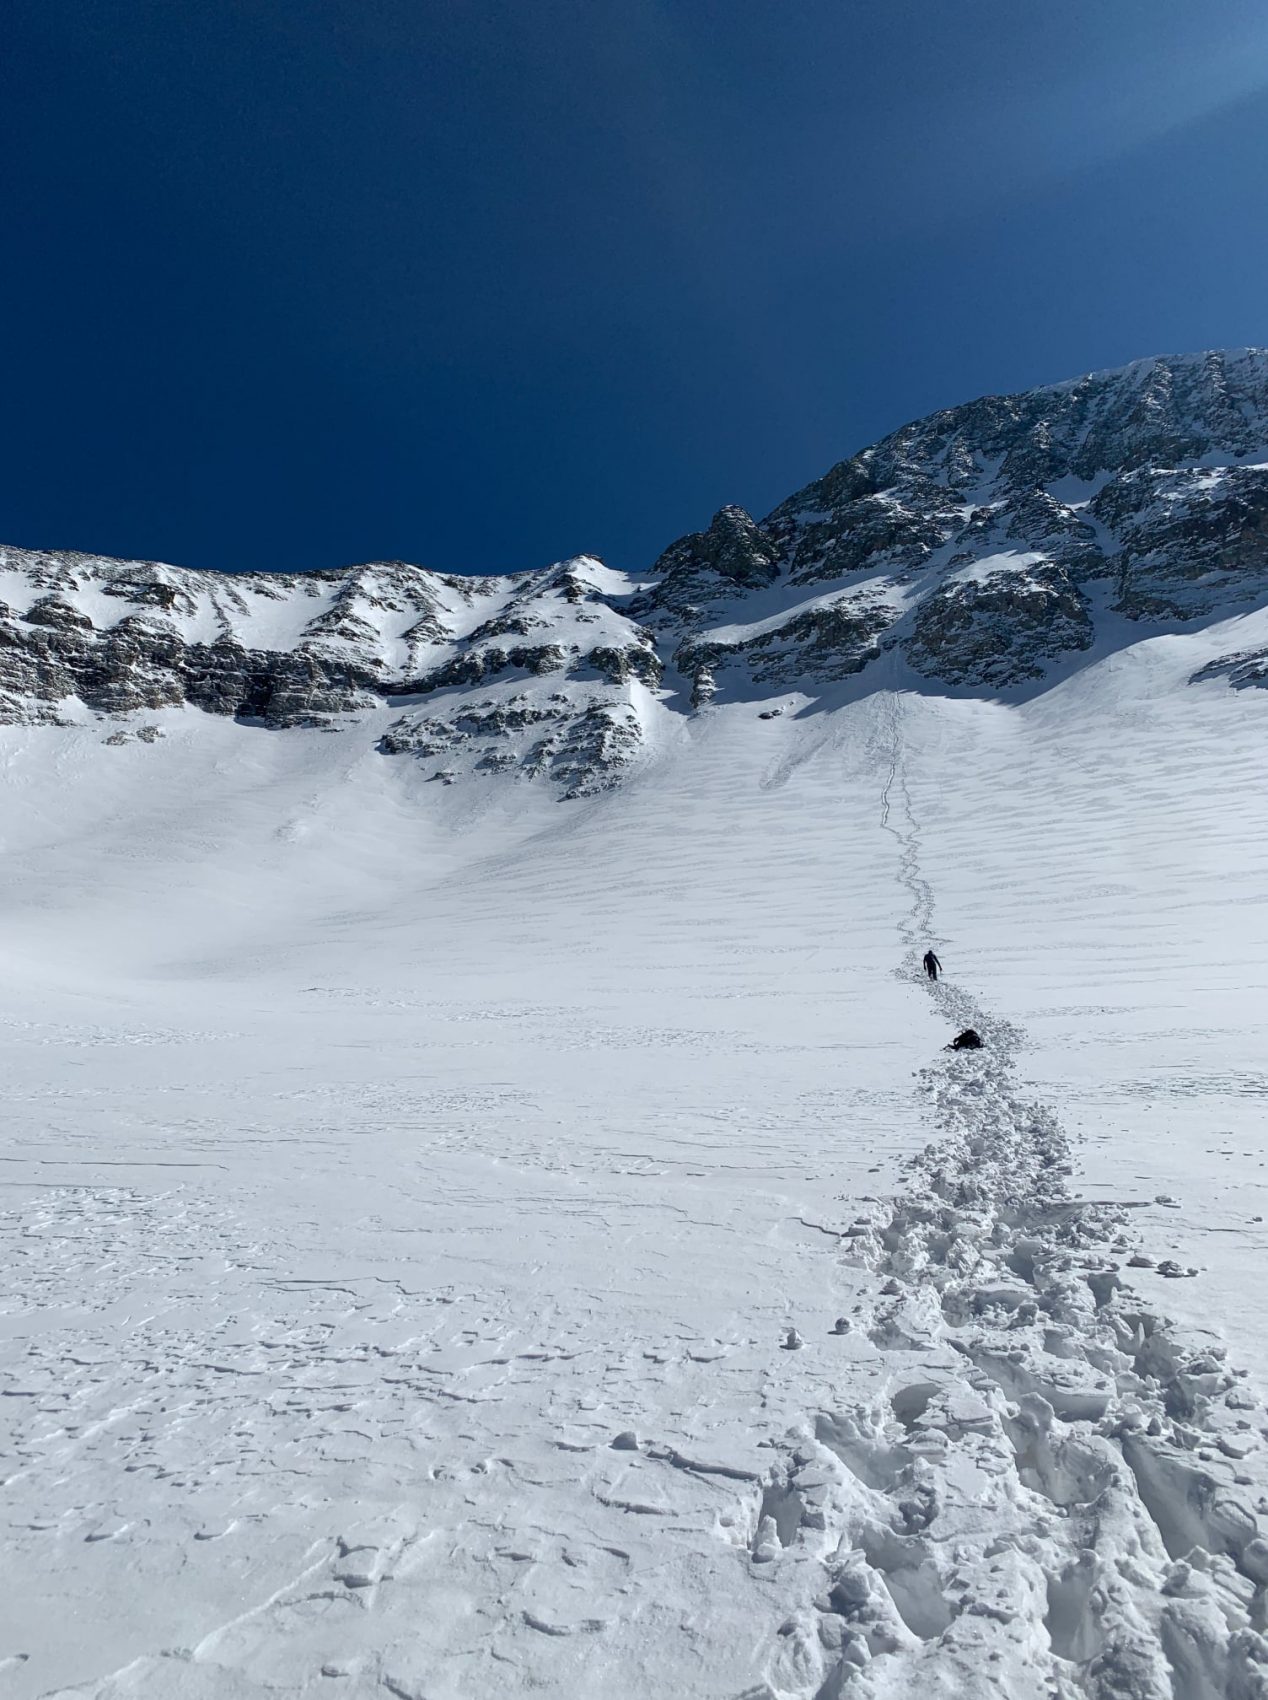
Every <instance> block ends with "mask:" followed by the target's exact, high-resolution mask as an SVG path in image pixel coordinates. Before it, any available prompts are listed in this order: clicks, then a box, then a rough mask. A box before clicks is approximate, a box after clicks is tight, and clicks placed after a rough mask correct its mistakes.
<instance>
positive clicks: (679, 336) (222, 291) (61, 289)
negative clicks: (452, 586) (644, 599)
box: [0, 0, 1268, 571]
mask: <svg viewBox="0 0 1268 1700" xmlns="http://www.w3.org/2000/svg"><path fill="white" fill-rule="evenodd" d="M0 47H2V50H3V51H2V53H0V103H2V107H3V113H4V120H3V142H2V143H0V150H2V153H0V162H2V164H3V179H2V181H3V195H4V200H3V217H2V219H0V230H2V231H3V241H4V249H5V252H4V256H3V264H2V265H0V292H2V299H0V307H2V310H3V324H4V329H5V337H6V342H7V359H6V366H7V384H6V392H7V393H6V396H5V405H4V443H3V463H2V464H3V497H2V499H0V539H3V540H4V541H8V542H13V543H21V544H27V545H33V546H35V545H39V546H46V547H67V548H81V549H90V550H94V551H100V552H102V553H111V554H124V555H136V556H143V557H158V558H161V559H165V560H169V561H175V562H180V563H183V564H186V565H191V566H203V567H228V568H286V569H295V568H302V567H317V566H333V565H338V564H341V563H344V562H348V561H354V560H366V559H372V558H379V557H385V556H390V557H402V558H405V559H409V560H415V561H420V562H422V563H424V564H426V565H429V566H435V567H439V568H444V569H449V570H473V571H491V570H501V569H510V568H522V567H534V566H538V565H541V564H543V563H545V562H547V561H549V560H551V559H554V558H557V557H560V556H563V555H567V554H571V553H575V552H577V551H579V550H583V549H585V550H592V551H595V552H597V553H600V554H602V555H604V556H605V557H606V558H607V559H608V560H609V561H611V562H612V563H613V564H616V565H621V566H633V567H637V566H642V565H645V564H647V563H648V562H649V561H650V560H651V559H652V558H653V557H654V556H655V554H656V553H657V552H658V551H659V550H660V548H662V547H663V546H664V545H665V544H666V543H668V542H669V541H670V540H671V539H673V538H674V537H675V536H677V535H678V534H680V533H681V532H683V531H687V530H691V529H694V528H696V527H697V526H699V525H701V524H704V523H705V522H707V520H708V518H709V516H710V514H711V513H712V512H713V510H714V509H715V508H717V507H719V506H720V505H721V504H722V503H723V502H726V501H738V502H741V503H743V504H744V505H745V506H747V507H749V508H751V509H752V510H753V511H754V512H756V513H759V514H760V513H762V512H764V511H766V510H767V509H768V508H769V507H771V506H773V505H774V503H775V502H776V501H778V500H780V499H781V498H782V497H783V496H785V495H786V494H788V493H789V492H790V491H792V490H793V489H795V488H797V487H798V486H799V485H801V484H803V483H805V482H807V481H808V480H809V479H810V478H811V477H814V476H816V475H817V474H818V473H820V472H821V471H823V470H824V469H825V468H826V467H827V466H828V465H830V464H831V463H832V462H833V461H834V460H837V459H840V458H841V457H842V456H843V455H845V454H847V453H850V452H852V451H853V450H855V449H857V448H860V447H862V446H863V445H864V444H865V443H867V442H868V441H870V440H872V439H874V438H875V437H877V436H879V435H880V434H882V433H883V432H884V431H886V430H888V429H890V428H892V427H893V426H895V425H897V424H900V423H901V422H903V421H904V420H905V419H908V418H912V417H915V416H918V415H920V414H923V413H926V412H929V411H930V410H932V409H933V408H936V407H939V406H943V405H946V404H950V403H954V402H958V401H963V400H967V399H969V398H970V397H971V396H974V395H977V394H981V393H984V392H987V391H999V390H1007V389H1013V388H1020V387H1024V386H1026V385H1029V384H1034V383H1040V382H1045V381H1048V380H1054V379H1059V378H1064V377H1069V376H1073V375H1074V374H1075V373H1077V372H1080V371H1084V370H1087V369H1090V368H1094V367H1098V366H1108V365H1116V364H1118V363H1120V362H1122V361H1125V360H1128V359H1132V358H1134V357H1136V356H1137V355H1142V354H1151V353H1159V352H1176V351H1181V350H1187V349H1193V348H1201V347H1207V346H1212V345H1234V344H1240V343H1247V342H1268V219H1266V218H1265V215H1264V186H1265V183H1268V8H1265V7H1264V5H1263V3H1262V0H1204V4H1202V5H1200V6H1199V5H1195V4H1193V0H1060V3H1052V4H1039V3H1038V0H1036V3H1034V4H1031V3H1030V0H1021V3H1020V4H1019V3H1018V0H866V3H863V0H7V5H6V6H5V9H4V23H3V26H2V27H0Z"/></svg>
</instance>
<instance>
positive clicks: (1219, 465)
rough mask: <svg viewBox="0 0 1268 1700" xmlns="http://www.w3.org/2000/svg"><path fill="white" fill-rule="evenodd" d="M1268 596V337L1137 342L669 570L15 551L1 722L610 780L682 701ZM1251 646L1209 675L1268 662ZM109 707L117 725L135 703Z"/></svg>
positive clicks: (869, 452) (740, 519)
mask: <svg viewBox="0 0 1268 1700" xmlns="http://www.w3.org/2000/svg"><path fill="white" fill-rule="evenodd" d="M1266 593H1268V353H1265V352H1264V351H1262V350H1255V349H1247V350H1239V351H1235V352H1213V353H1207V354H1199V355H1191V356H1183V357H1177V358H1166V359H1154V360H1144V361H1138V362H1136V363H1135V364H1133V365H1131V366H1127V367H1123V368H1121V369H1119V370H1117V371H1113V372H1105V373H1096V374H1092V375H1090V376H1088V377H1084V378H1080V379H1077V380H1074V381H1073V382H1069V383H1064V384H1057V385H1052V386H1047V387H1044V388H1040V389H1034V390H1029V391H1025V392H1023V393H1021V394H1018V395H1011V396H988V397H985V398H983V399H981V400H979V401H974V402H970V403H968V404H966V405H964V406H961V407H956V408H950V409H946V410H944V411H942V412H939V413H936V414H932V415H930V416H929V417H928V418H926V419H922V420H918V421H916V422H915V423H913V424H910V425H907V426H904V427H902V428H901V429H900V430H898V431H895V432H893V433H892V434H891V435H890V436H888V437H886V438H884V439H883V440H882V441H881V442H879V443H877V444H875V445H873V446H872V447H870V448H867V449H864V450H862V451H861V452H860V453H859V454H857V455H854V456H852V457H851V458H850V459H848V460H845V461H842V462H840V463H838V464H837V465H836V466H834V467H833V468H832V469H831V470H830V471H829V472H828V473H826V474H825V475H824V476H823V477H822V478H819V479H817V480H816V481H814V482H813V483H811V484H809V485H807V486H806V488H805V489H803V490H801V491H799V492H797V493H796V494H795V495H793V496H791V497H789V498H788V500H787V501H785V502H783V503H781V504H780V505H779V506H778V507H777V508H776V509H775V510H774V511H773V512H772V513H771V514H769V515H767V516H766V518H765V519H763V520H761V521H760V522H758V521H755V520H754V519H753V518H752V517H751V516H750V515H749V514H747V513H746V512H744V510H743V509H741V508H737V507H726V508H723V509H721V510H720V511H719V513H717V514H716V515H715V516H714V518H713V521H712V522H711V524H710V525H709V526H708V528H707V529H706V530H704V531H700V532H697V533H693V534H692V535H690V536H687V537H684V538H681V539H680V540H679V541H678V542H676V543H674V544H672V545H671V546H670V548H668V549H667V550H666V551H665V552H664V554H662V555H661V557H660V559H659V560H658V561H657V562H656V563H655V564H654V566H653V567H652V568H651V569H650V570H649V571H648V572H646V573H645V574H641V575H631V574H626V573H621V572H617V571H615V570H613V569H611V568H609V567H607V566H605V565H604V564H603V562H601V561H599V560H598V559H596V558H594V557H590V556H581V557H578V558H576V559H573V560H568V561H564V562H561V563H558V564H556V565H554V566H552V567H549V568H547V569H546V570H545V571H542V572H534V573H520V574H514V575H509V576H504V577H499V578H475V577H462V576H458V575H453V574H438V573H433V572H429V571H427V570H426V569H424V568H421V567H416V566H411V565H408V564H406V563H403V562H396V561H392V562H375V563H371V564H369V565H364V566H359V567H350V568H347V569H343V570H340V571H325V572H314V573H303V574H277V575H272V574H250V575H243V574H232V573H211V572H198V571H191V570H187V569H182V568H179V567H170V566H165V565H161V564H157V563H153V562H134V561H114V560H107V559H104V558H100V557H95V556H88V555H82V554H71V553H56V552H48V551H34V550H23V549H17V548H8V549H3V550H0V720H2V721H11V722H12V721H17V722H33V723H41V722H53V723H55V722H57V721H62V720H67V719H76V718H83V717H85V716H92V715H97V716H102V717H105V718H107V719H109V720H111V721H112V722H115V721H117V722H118V724H117V726H115V727H114V728H113V731H112V738H111V741H118V738H119V737H120V736H127V735H128V732H127V727H128V725H129V717H131V716H134V715H136V714H137V713H138V712H141V711H154V710H158V709H163V708H171V707H180V706H183V705H188V706H190V707H193V708H197V709H200V710H203V711H205V712H208V713H214V714H223V715H231V716H234V717H235V718H237V719H239V720H242V721H244V722H248V723H256V724H261V725H263V726H267V727H273V728H287V727H303V726H307V727H320V726H323V725H329V724H332V723H335V722H337V721H339V720H341V719H343V718H344V717H347V716H358V715H367V716H370V715H372V714H377V715H378V716H380V717H381V715H382V711H383V710H384V709H389V710H398V709H399V711H400V712H399V713H398V714H397V715H396V717H395V718H394V719H393V720H392V721H391V723H390V725H388V726H387V728H386V730H382V729H380V730H379V732H378V741H379V748H380V749H381V750H382V751H383V752H384V754H386V755H398V756H399V755H403V754H412V755H415V756H417V757H418V758H419V759H421V760H423V761H425V762H427V763H429V764H432V770H433V773H434V776H435V777H437V778H440V779H442V780H450V779H453V778H454V777H456V776H458V775H459V774H461V773H466V772H476V771H479V772H496V771H499V770H515V771H517V772H520V773H523V774H525V775H528V776H530V777H531V776H538V775H541V776H545V777H549V778H551V779H554V780H556V781H558V782H559V783H560V784H561V785H562V786H563V788H564V792H565V794H566V795H577V794H579V793H582V792H585V791H587V790H591V789H594V788H595V787H596V786H601V785H603V784H606V783H609V782H611V780H612V779H613V778H614V777H615V776H617V775H619V773H620V771H621V770H622V768H624V767H625V766H627V765H628V764H629V763H630V762H631V761H633V760H634V759H635V758H636V757H637V755H638V752H639V750H640V748H641V747H642V745H643V743H644V741H645V739H646V738H647V736H648V735H649V731H650V729H651V727H652V726H653V724H654V723H655V721H656V719H657V717H658V716H662V715H664V714H689V713H692V712H696V711H698V710H700V709H701V708H703V707H704V706H705V705H706V704H708V703H710V702H714V701H717V702H726V701H733V700H755V699H758V700H760V699H764V698H773V697H777V696H784V697H787V696H788V694H789V693H790V692H793V693H799V694H801V695H804V696H807V697H811V698H813V697H816V696H820V695H822V693H823V692H824V691H825V690H827V689H829V688H831V687H833V686H837V685H840V684H841V682H842V681H845V680H848V679H850V678H852V677H853V676H854V675H856V674H861V673H865V672H866V670H867V669H868V668H869V667H872V666H873V665H874V664H875V663H877V662H878V661H879V660H880V659H881V658H882V657H883V656H886V655H892V656H893V657H894V660H895V662H896V663H897V664H898V665H901V666H903V667H905V668H906V669H909V670H910V673H911V674H912V675H914V677H915V679H916V680H923V681H928V682H929V683H930V684H931V685H932V686H934V687H936V686H937V685H938V684H939V683H941V684H942V685H944V686H948V687H952V688H955V689H959V690H970V691H981V692H986V693H992V694H994V693H998V692H1001V691H1016V690H1020V689H1027V688H1041V687H1042V685H1043V683H1044V681H1045V680H1046V679H1047V678H1049V677H1050V676H1051V675H1052V674H1053V672H1054V670H1059V669H1061V668H1068V667H1069V666H1070V665H1072V664H1077V662H1078V659H1079V657H1080V656H1081V655H1083V654H1084V653H1085V652H1087V651H1089V650H1092V649H1093V647H1094V645H1095V644H1096V642H1097V639H1098V634H1099V633H1100V632H1101V631H1102V630H1103V629H1104V628H1105V627H1106V626H1107V624H1108V623H1109V622H1111V621H1117V622H1120V623H1122V622H1127V623H1128V625H1129V628H1130V629H1131V630H1132V631H1135V630H1138V631H1139V634H1140V636H1141V637H1144V636H1147V635H1149V634H1150V631H1151V630H1154V631H1156V630H1157V629H1158V626H1159V623H1160V622H1167V623H1180V624H1193V623H1196V622H1204V621H1210V620H1211V619H1214V618H1218V617H1227V616H1229V615H1232V614H1236V613H1238V612H1241V611H1244V610H1246V609H1247V608H1249V607H1250V606H1251V605H1252V604H1253V603H1254V602H1255V601H1256V600H1259V599H1262V598H1263V597H1264V596H1265V594H1266ZM1266 656H1268V652H1264V651H1256V650H1244V649H1243V650H1239V651H1236V652H1233V653H1230V655H1228V656H1227V657H1224V658H1222V659H1220V660H1217V661H1215V662H1212V663H1211V664H1210V665H1209V666H1206V667H1204V668H1203V669H1202V670H1201V672H1202V676H1203V677H1205V678H1219V677H1223V678H1225V679H1226V680H1227V681H1228V682H1229V683H1230V684H1232V685H1233V686H1235V687H1238V688H1241V687H1244V686H1247V685H1260V684H1263V683H1265V682H1268V660H1266V659H1265V657H1266ZM107 730H108V731H111V730H112V729H111V728H109V727H108V728H107Z"/></svg>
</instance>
